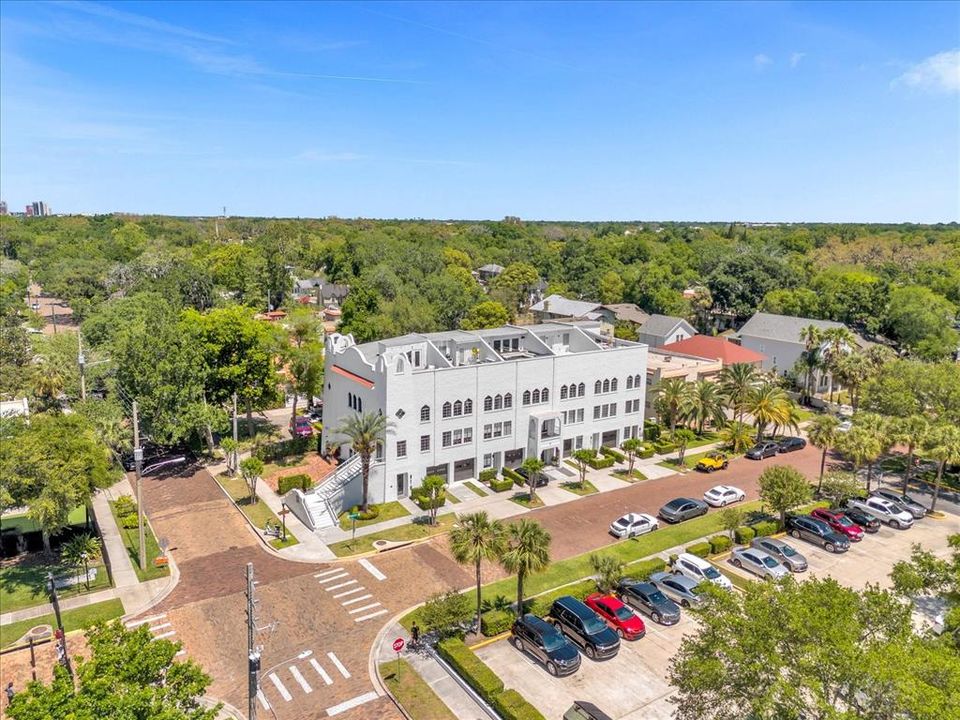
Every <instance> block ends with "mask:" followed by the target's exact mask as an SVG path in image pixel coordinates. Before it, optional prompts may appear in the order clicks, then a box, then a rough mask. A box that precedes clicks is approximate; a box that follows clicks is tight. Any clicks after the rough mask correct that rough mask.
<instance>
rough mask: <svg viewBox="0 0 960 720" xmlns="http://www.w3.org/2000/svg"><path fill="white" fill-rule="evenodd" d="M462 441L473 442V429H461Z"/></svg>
mask: <svg viewBox="0 0 960 720" xmlns="http://www.w3.org/2000/svg"><path fill="white" fill-rule="evenodd" d="M463 441H464V442H465V443H468V442H473V428H464V429H463Z"/></svg>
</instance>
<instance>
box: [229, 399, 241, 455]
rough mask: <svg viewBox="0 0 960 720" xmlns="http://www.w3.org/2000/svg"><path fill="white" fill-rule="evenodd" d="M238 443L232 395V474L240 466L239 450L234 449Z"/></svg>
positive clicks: (235, 407) (235, 403)
mask: <svg viewBox="0 0 960 720" xmlns="http://www.w3.org/2000/svg"><path fill="white" fill-rule="evenodd" d="M238 442H239V441H238V440H237V394H236V393H234V394H233V444H234V450H233V458H232V460H231V462H230V466H231V467H232V468H233V472H234V473H236V472H237V470H238V469H239V468H238V467H237V466H238V465H239V464H240V463H239V460H240V449H239V448H238V447H236V445H237V443H238Z"/></svg>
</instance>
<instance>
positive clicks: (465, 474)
mask: <svg viewBox="0 0 960 720" xmlns="http://www.w3.org/2000/svg"><path fill="white" fill-rule="evenodd" d="M475 467H476V465H475V462H474V458H470V459H469V460H457V461H456V462H455V463H454V464H453V480H454V482H459V481H460V480H469V479H470V478H472V477H476V474H475Z"/></svg>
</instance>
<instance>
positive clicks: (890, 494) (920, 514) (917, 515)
mask: <svg viewBox="0 0 960 720" xmlns="http://www.w3.org/2000/svg"><path fill="white" fill-rule="evenodd" d="M873 494H874V495H875V496H876V497H882V498H883V499H884V500H890V501H892V502H895V503H898V504H900V505H903V507H904V509H905V510H906V511H907V512H908V513H910V514H911V515H913V519H914V520H920V519H922V518H924V517H926V515H927V507H926V506H925V505H921V504H920V503H919V502H917V501H916V500H914V499H913V498H912V497H910V496H909V495H901V494H900V493H898V492H894V491H893V490H886V489H884V488H880V489H878V490H874V491H873Z"/></svg>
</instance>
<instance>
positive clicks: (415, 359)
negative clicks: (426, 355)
mask: <svg viewBox="0 0 960 720" xmlns="http://www.w3.org/2000/svg"><path fill="white" fill-rule="evenodd" d="M413 366H414V367H420V351H419V350H417V351H416V352H415V353H414V354H413Z"/></svg>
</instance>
